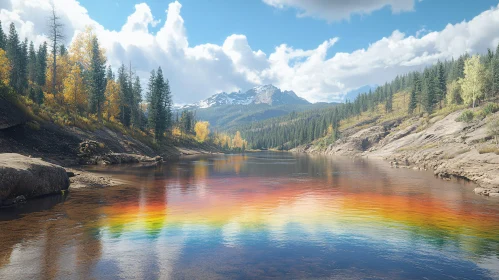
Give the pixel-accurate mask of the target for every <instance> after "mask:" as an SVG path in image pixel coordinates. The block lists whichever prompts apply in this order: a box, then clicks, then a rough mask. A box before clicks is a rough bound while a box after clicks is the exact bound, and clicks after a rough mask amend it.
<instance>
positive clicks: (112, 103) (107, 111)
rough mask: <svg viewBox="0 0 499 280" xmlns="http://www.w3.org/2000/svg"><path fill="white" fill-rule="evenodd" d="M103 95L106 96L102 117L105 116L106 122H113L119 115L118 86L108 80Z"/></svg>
mask: <svg viewBox="0 0 499 280" xmlns="http://www.w3.org/2000/svg"><path fill="white" fill-rule="evenodd" d="M104 94H105V95H106V101H105V102H104V110H103V111H104V116H107V120H110V119H112V120H114V119H116V118H118V114H119V113H120V85H119V84H118V83H117V82H116V81H114V80H108V81H107V85H106V92H105V93H104Z"/></svg>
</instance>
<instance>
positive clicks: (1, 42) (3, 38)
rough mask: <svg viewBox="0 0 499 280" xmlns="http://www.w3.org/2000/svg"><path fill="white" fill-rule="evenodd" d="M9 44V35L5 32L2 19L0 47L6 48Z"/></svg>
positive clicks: (0, 24) (0, 23)
mask: <svg viewBox="0 0 499 280" xmlns="http://www.w3.org/2000/svg"><path fill="white" fill-rule="evenodd" d="M6 46H7V35H5V32H3V28H2V21H1V20H0V49H3V50H5V49H6Z"/></svg>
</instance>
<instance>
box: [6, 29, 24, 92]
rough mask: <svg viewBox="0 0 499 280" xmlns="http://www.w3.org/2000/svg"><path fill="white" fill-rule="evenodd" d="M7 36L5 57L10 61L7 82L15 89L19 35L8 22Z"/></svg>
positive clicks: (17, 73)
mask: <svg viewBox="0 0 499 280" xmlns="http://www.w3.org/2000/svg"><path fill="white" fill-rule="evenodd" d="M9 27H10V28H9V37H8V38H7V45H6V48H7V49H6V51H7V58H8V59H9V61H10V64H11V69H10V79H9V84H10V86H11V87H13V88H14V89H17V85H18V80H19V72H20V71H19V66H20V65H19V57H20V52H21V51H20V46H19V36H18V35H17V30H16V26H15V25H14V23H13V22H12V23H10V26H9Z"/></svg>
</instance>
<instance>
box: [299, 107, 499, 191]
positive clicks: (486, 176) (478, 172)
mask: <svg viewBox="0 0 499 280" xmlns="http://www.w3.org/2000/svg"><path fill="white" fill-rule="evenodd" d="M475 110H478V108H476V109H475ZM462 112H463V110H458V111H456V112H452V113H449V114H447V115H445V116H434V117H432V118H431V119H414V118H413V119H408V120H407V119H406V120H405V121H404V120H403V119H395V120H391V121H385V122H383V123H377V124H373V125H372V126H370V127H368V128H363V127H362V126H357V125H353V126H351V127H349V128H348V129H346V130H344V131H343V133H344V137H343V138H341V139H339V140H337V141H335V142H334V143H333V144H330V145H329V146H327V147H321V146H319V145H316V143H312V144H309V145H306V146H300V147H297V148H295V149H293V150H291V151H293V152H298V153H310V154H324V155H342V156H361V157H367V158H376V159H382V160H384V161H387V162H388V163H390V164H391V165H392V167H395V168H397V167H398V168H401V167H403V168H408V169H417V170H429V171H432V172H433V174H434V175H435V176H437V177H439V178H441V179H443V180H450V179H451V178H457V179H466V180H469V181H471V182H474V183H475V184H476V185H477V187H476V188H475V189H474V190H473V191H474V192H475V193H476V194H479V195H484V196H488V197H496V198H499V153H497V152H494V151H499V147H497V146H496V144H495V143H494V142H493V141H492V138H491V137H490V136H489V135H488V132H487V126H486V124H487V123H488V121H489V120H490V119H491V118H494V117H499V113H496V114H493V115H490V116H487V117H485V118H484V119H482V120H478V121H474V122H470V123H464V122H458V121H456V119H457V118H458V116H460V114H461V113H462Z"/></svg>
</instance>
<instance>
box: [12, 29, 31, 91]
mask: <svg viewBox="0 0 499 280" xmlns="http://www.w3.org/2000/svg"><path fill="white" fill-rule="evenodd" d="M18 55H19V58H18V63H19V67H18V68H17V71H18V73H17V75H18V78H17V79H18V80H17V86H16V87H15V88H16V90H17V92H19V93H22V94H23V93H24V92H25V91H26V89H27V88H28V39H25V40H24V42H22V43H21V45H20V49H19V53H18Z"/></svg>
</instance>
